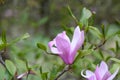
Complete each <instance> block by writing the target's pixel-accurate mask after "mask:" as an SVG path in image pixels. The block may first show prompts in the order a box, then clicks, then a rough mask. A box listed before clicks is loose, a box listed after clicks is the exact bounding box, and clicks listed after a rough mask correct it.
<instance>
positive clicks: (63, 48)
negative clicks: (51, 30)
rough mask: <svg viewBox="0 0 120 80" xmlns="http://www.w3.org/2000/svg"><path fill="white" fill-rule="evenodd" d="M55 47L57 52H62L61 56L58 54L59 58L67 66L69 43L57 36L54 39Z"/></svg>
mask: <svg viewBox="0 0 120 80" xmlns="http://www.w3.org/2000/svg"><path fill="white" fill-rule="evenodd" d="M55 40H56V47H57V49H58V51H59V52H62V54H60V57H61V58H62V59H63V60H64V62H65V63H66V64H69V59H68V58H69V52H70V43H69V42H68V40H66V39H64V38H62V37H60V36H57V37H56V39H55Z"/></svg>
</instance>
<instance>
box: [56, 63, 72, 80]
mask: <svg viewBox="0 0 120 80" xmlns="http://www.w3.org/2000/svg"><path fill="white" fill-rule="evenodd" d="M70 69H71V66H70V65H67V66H65V68H64V69H63V71H62V72H61V73H60V74H59V75H58V76H57V77H56V78H55V79H54V80H58V79H59V78H60V77H61V76H62V75H63V74H64V73H65V72H67V71H69V70H70Z"/></svg>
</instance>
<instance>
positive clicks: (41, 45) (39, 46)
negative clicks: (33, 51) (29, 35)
mask: <svg viewBox="0 0 120 80" xmlns="http://www.w3.org/2000/svg"><path fill="white" fill-rule="evenodd" d="M37 47H38V48H40V49H42V50H44V51H46V50H47V48H46V46H45V45H44V44H42V43H37Z"/></svg>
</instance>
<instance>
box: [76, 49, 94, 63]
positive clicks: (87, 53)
mask: <svg viewBox="0 0 120 80" xmlns="http://www.w3.org/2000/svg"><path fill="white" fill-rule="evenodd" d="M92 52H93V49H88V50H79V51H78V55H77V57H76V59H75V62H76V61H77V60H78V59H80V58H81V57H83V56H86V55H89V54H91V53H92Z"/></svg>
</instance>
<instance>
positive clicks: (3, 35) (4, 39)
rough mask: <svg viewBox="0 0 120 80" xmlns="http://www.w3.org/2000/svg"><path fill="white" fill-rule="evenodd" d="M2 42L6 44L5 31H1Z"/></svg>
mask: <svg viewBox="0 0 120 80" xmlns="http://www.w3.org/2000/svg"><path fill="white" fill-rule="evenodd" d="M2 42H3V43H4V44H6V42H7V41H6V32H5V31H3V32H2Z"/></svg>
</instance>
